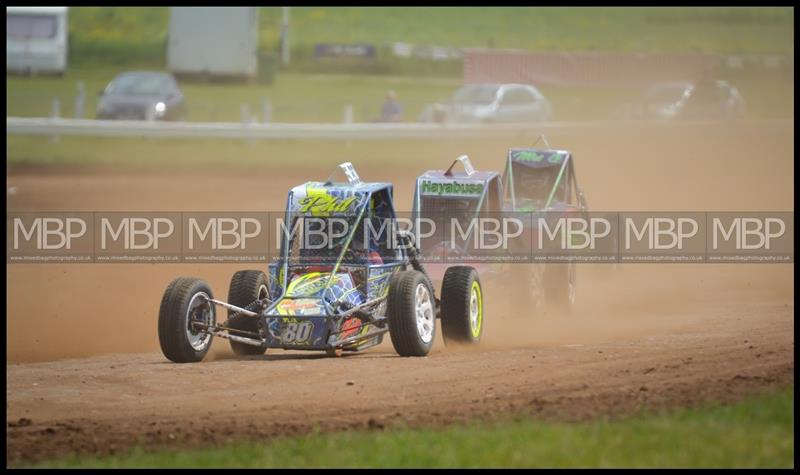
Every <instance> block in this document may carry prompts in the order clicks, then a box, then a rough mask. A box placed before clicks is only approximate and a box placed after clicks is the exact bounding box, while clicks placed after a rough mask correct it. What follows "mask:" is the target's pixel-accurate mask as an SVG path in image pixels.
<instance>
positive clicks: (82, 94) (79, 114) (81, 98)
mask: <svg viewBox="0 0 800 475" xmlns="http://www.w3.org/2000/svg"><path fill="white" fill-rule="evenodd" d="M85 101H86V88H85V87H84V85H83V81H78V95H76V96H75V118H76V119H83V106H84V104H85Z"/></svg>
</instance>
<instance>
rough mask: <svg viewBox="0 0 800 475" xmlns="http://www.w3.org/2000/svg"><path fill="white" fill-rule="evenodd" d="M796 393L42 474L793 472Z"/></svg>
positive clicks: (189, 454)
mask: <svg viewBox="0 0 800 475" xmlns="http://www.w3.org/2000/svg"><path fill="white" fill-rule="evenodd" d="M793 421H794V389H793V388H789V389H786V390H784V391H782V392H779V393H777V394H772V395H761V396H756V397H752V398H750V399H749V400H747V401H744V402H741V403H739V404H735V405H731V406H709V407H705V408H699V409H684V410H680V411H678V412H663V413H658V414H641V415H638V416H635V417H631V418H629V419H625V420H621V421H595V422H587V423H577V424H565V423H564V424H552V423H538V422H536V421H532V420H528V419H517V420H509V421H504V422H498V423H493V424H485V423H484V424H478V423H473V424H471V425H467V426H457V427H451V428H448V429H441V430H433V429H426V430H419V429H417V430H412V429H394V430H387V431H384V432H353V433H337V434H332V435H331V434H327V435H326V434H319V433H316V434H311V435H308V436H305V437H297V438H283V439H277V440H276V441H274V442H272V443H269V444H263V443H255V442H247V443H232V444H229V445H226V446H222V447H215V448H205V449H194V450H185V451H180V452H169V451H162V452H155V453H148V452H145V451H142V450H135V451H133V452H132V453H128V454H123V455H117V456H113V457H108V458H100V459H95V458H87V457H73V458H69V459H66V460H57V461H50V462H46V463H42V464H40V465H39V466H42V467H564V468H566V467H793V466H794V427H793Z"/></svg>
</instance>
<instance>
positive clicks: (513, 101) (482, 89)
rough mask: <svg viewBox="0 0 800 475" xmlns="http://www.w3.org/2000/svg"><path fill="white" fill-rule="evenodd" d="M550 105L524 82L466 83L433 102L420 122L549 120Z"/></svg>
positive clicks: (541, 95)
mask: <svg viewBox="0 0 800 475" xmlns="http://www.w3.org/2000/svg"><path fill="white" fill-rule="evenodd" d="M552 114H553V106H552V105H551V103H550V101H549V100H548V99H547V98H546V97H544V95H543V94H542V93H541V92H540V91H539V90H538V89H536V88H535V87H534V86H531V85H527V84H468V85H466V86H463V87H462V88H460V89H459V90H458V91H456V92H455V94H453V96H452V98H451V99H450V100H449V101H447V103H445V104H432V105H430V106H428V107H427V108H426V109H425V110H424V111H423V113H422V115H421V116H420V121H421V122H456V123H473V122H484V123H492V122H539V121H547V120H550V117H551V116H552Z"/></svg>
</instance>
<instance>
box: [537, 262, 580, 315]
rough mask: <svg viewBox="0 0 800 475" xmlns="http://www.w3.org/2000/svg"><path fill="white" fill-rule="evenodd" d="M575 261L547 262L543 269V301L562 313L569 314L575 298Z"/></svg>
mask: <svg viewBox="0 0 800 475" xmlns="http://www.w3.org/2000/svg"><path fill="white" fill-rule="evenodd" d="M576 270H577V269H576V267H575V263H574V262H571V263H569V264H548V265H547V268H546V269H545V275H544V282H545V289H546V290H545V292H546V294H545V301H546V303H547V304H548V305H549V306H550V307H552V308H554V309H555V310H556V311H557V312H559V313H562V314H570V313H571V312H572V307H573V305H574V304H575V299H576Z"/></svg>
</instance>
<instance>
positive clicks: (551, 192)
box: [502, 136, 588, 312]
mask: <svg viewBox="0 0 800 475" xmlns="http://www.w3.org/2000/svg"><path fill="white" fill-rule="evenodd" d="M539 138H540V139H543V138H544V137H543V136H540V137H539ZM536 143H538V140H537V141H536ZM536 143H534V146H535V145H536ZM544 143H545V145H546V147H547V148H532V147H531V148H512V149H510V150H509V151H508V155H507V157H506V166H505V170H504V172H503V181H502V183H503V207H504V209H505V210H507V211H511V212H528V213H533V215H534V217H537V216H541V217H546V219H548V218H551V217H554V216H563V215H567V216H568V215H570V214H573V213H581V214H585V213H588V205H587V203H586V196H585V195H584V193H583V191H582V190H581V189H580V187H578V183H577V178H576V176H575V168H574V165H573V158H572V154H571V153H570V152H568V151H566V150H555V149H552V148H550V145H549V144H548V143H547V140H546V139H545V140H544ZM539 222H540V221H539V220H536V219H531V220H529V221H527V223H530V225H531V226H532V227H533V229H531V230H530V231H529V232H530V233H531V237H532V238H533V239H535V237H536V235H537V233H538V232H542V231H541V229H539V226H538V225H536V224H533V223H539ZM525 268H526V270H527V271H528V276H527V277H526V281H527V282H529V283H530V287H531V292H530V294H529V296H530V297H531V298H533V299H534V300H535V302H534V305H536V304H540V303H543V302H544V303H547V304H549V305H554V306H555V307H557V308H559V309H560V310H561V311H563V312H568V311H569V310H570V309H571V307H572V305H573V304H574V303H575V297H576V266H575V263H574V262H569V263H565V264H562V263H547V264H542V263H536V261H534V264H533V265H530V266H525Z"/></svg>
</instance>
